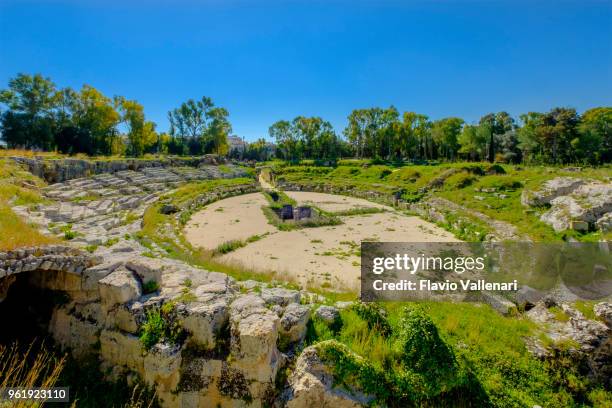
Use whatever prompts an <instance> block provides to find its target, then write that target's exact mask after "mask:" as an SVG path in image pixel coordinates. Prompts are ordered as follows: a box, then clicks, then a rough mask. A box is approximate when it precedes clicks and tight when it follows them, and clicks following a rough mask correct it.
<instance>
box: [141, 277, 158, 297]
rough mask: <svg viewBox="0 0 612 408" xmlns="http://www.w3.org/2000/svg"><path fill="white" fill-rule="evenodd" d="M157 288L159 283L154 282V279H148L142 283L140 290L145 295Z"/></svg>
mask: <svg viewBox="0 0 612 408" xmlns="http://www.w3.org/2000/svg"><path fill="white" fill-rule="evenodd" d="M157 289H159V284H158V283H157V282H155V281H154V280H151V281H148V282H146V283H145V284H144V285H142V291H143V293H144V294H145V295H146V294H149V293H153V292H155V291H156V290H157Z"/></svg>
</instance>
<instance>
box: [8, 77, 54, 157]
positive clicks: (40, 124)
mask: <svg viewBox="0 0 612 408" xmlns="http://www.w3.org/2000/svg"><path fill="white" fill-rule="evenodd" d="M8 85H9V87H8V89H5V90H2V91H0V103H2V104H4V105H6V106H7V107H8V110H7V111H6V112H3V113H2V117H1V118H0V128H1V129H2V137H3V139H4V140H5V142H6V143H7V145H8V146H9V147H24V148H28V149H44V150H52V149H53V148H54V147H55V143H54V137H53V135H54V132H55V129H54V122H53V111H54V109H55V106H56V101H57V99H56V87H55V84H54V83H53V82H52V81H51V79H49V78H44V77H43V76H42V75H40V74H36V75H34V76H31V75H27V74H18V75H17V77H15V78H13V79H11V80H9V84H8Z"/></svg>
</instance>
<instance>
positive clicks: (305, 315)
mask: <svg viewBox="0 0 612 408" xmlns="http://www.w3.org/2000/svg"><path fill="white" fill-rule="evenodd" d="M309 319H310V309H309V308H308V307H307V306H303V305H299V304H297V303H290V304H289V305H288V306H287V308H286V309H285V312H284V313H283V316H282V318H281V319H280V328H281V333H282V334H283V335H284V336H286V339H287V340H288V341H289V342H291V343H294V342H297V341H302V339H304V336H305V335H306V324H307V323H308V320H309Z"/></svg>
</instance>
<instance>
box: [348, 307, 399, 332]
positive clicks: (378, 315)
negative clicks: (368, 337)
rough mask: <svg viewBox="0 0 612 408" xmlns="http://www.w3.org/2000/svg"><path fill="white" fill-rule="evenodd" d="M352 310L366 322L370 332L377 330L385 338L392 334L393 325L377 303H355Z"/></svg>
mask: <svg viewBox="0 0 612 408" xmlns="http://www.w3.org/2000/svg"><path fill="white" fill-rule="evenodd" d="M352 308H353V310H354V311H355V313H357V315H358V316H359V317H361V318H362V319H363V320H365V321H366V323H367V324H368V328H369V329H370V330H375V331H376V332H378V333H380V334H381V335H382V336H384V337H387V336H389V335H390V334H391V332H392V329H391V325H390V324H389V322H388V321H387V317H386V316H385V314H384V312H383V310H381V309H380V308H379V307H378V305H376V304H375V303H355V304H354V305H353V306H352Z"/></svg>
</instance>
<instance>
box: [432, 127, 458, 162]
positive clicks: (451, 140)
mask: <svg viewBox="0 0 612 408" xmlns="http://www.w3.org/2000/svg"><path fill="white" fill-rule="evenodd" d="M462 126H463V119H460V118H445V119H440V120H437V121H435V122H433V123H432V126H431V136H432V138H433V140H434V142H435V143H436V145H437V148H438V154H439V155H440V156H442V157H445V158H447V159H450V160H454V159H455V155H456V154H457V151H458V150H459V144H458V143H457V139H458V137H459V134H460V132H461V127H462Z"/></svg>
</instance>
